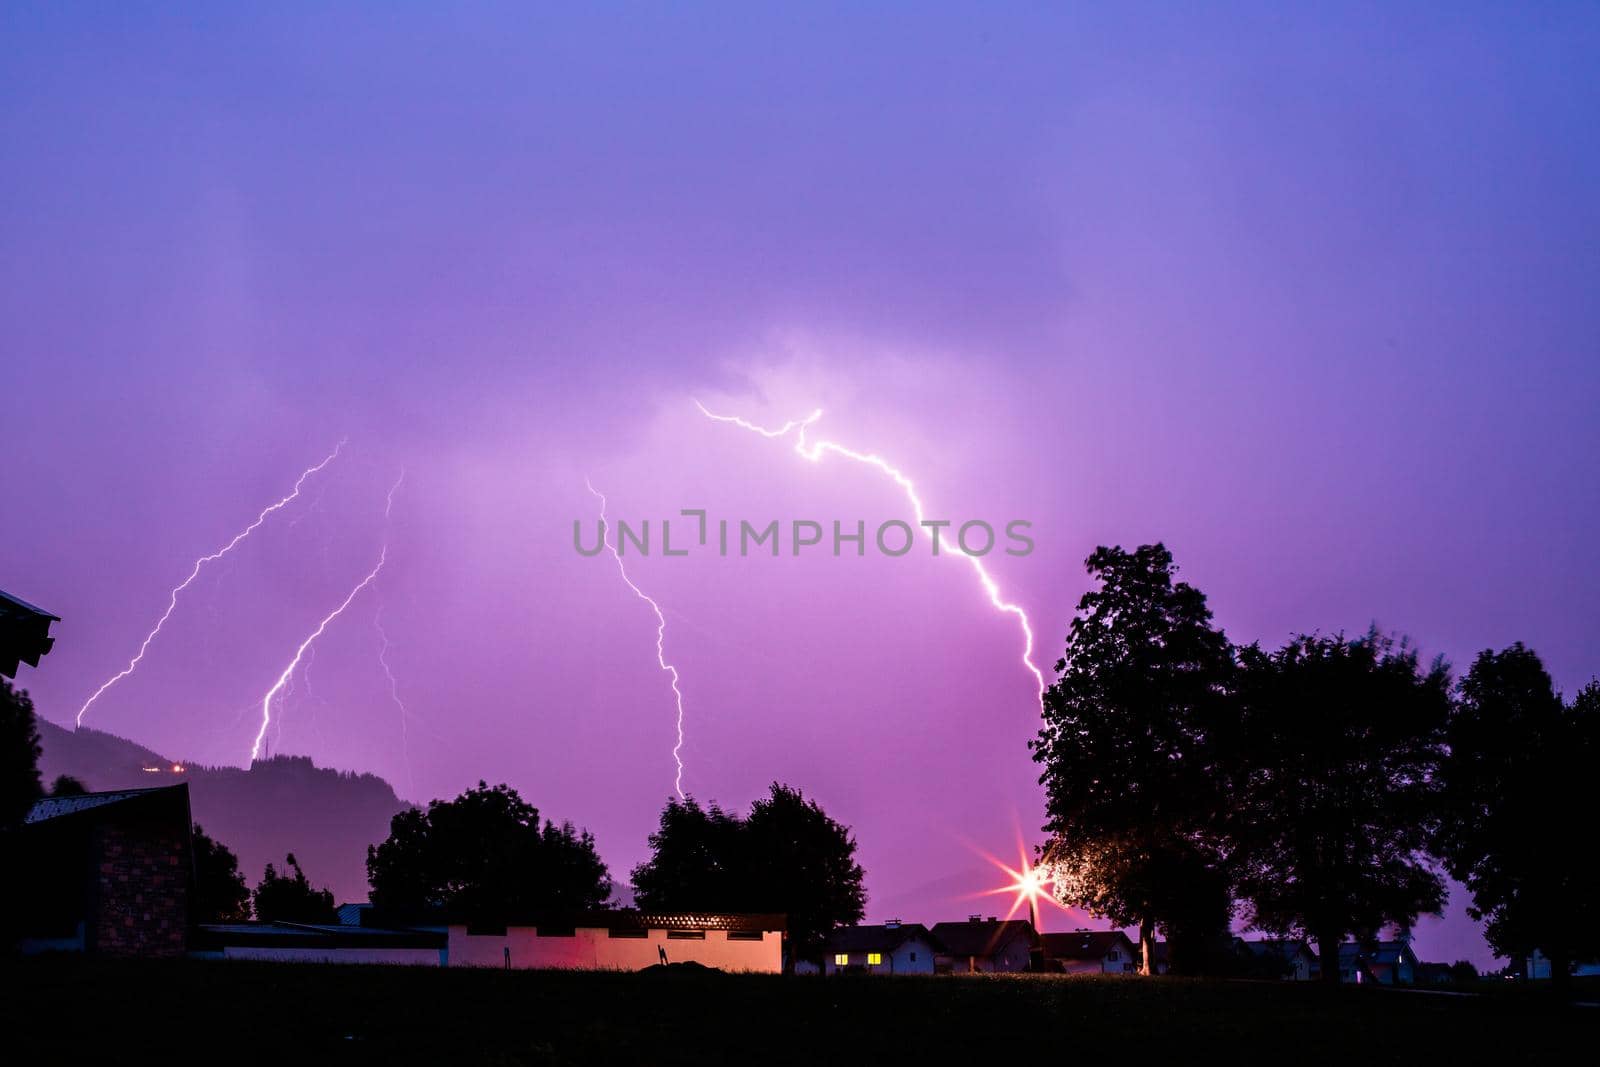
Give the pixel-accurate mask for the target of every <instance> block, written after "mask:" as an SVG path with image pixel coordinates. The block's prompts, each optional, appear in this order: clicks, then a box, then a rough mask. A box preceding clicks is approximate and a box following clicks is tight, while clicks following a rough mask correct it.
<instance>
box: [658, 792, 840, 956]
mask: <svg viewBox="0 0 1600 1067" xmlns="http://www.w3.org/2000/svg"><path fill="white" fill-rule="evenodd" d="M650 849H651V856H650V859H648V860H646V861H645V862H644V863H642V864H640V865H639V866H638V867H635V868H634V870H633V887H634V897H635V900H636V902H637V903H638V905H639V907H640V908H642V909H647V910H652V911H682V910H694V911H736V912H762V913H782V914H784V915H786V916H787V917H788V927H789V944H790V950H791V951H790V958H789V960H788V961H787V964H786V965H787V966H790V967H792V966H793V963H794V961H795V960H796V959H807V960H810V959H817V958H819V956H820V953H821V951H822V945H823V942H824V940H825V939H826V938H827V936H828V932H829V931H830V930H832V929H833V928H834V927H835V926H839V925H843V924H848V923H854V922H858V921H860V919H861V916H862V915H863V914H864V913H865V909H866V892H865V890H864V889H863V888H862V878H863V873H862V870H861V865H860V864H858V863H857V862H856V860H855V852H856V842H855V839H854V838H853V837H851V835H850V830H849V828H848V827H846V826H843V825H841V824H839V823H838V822H835V821H834V820H833V819H832V818H830V817H829V816H828V814H827V813H826V812H824V811H823V810H822V808H821V807H820V806H819V805H818V804H817V802H816V801H814V800H807V799H806V798H805V796H804V795H803V794H802V793H801V792H800V790H798V789H791V788H790V787H788V786H785V785H780V784H778V783H773V785H772V789H771V792H770V793H768V795H767V796H765V797H762V798H760V799H759V800H757V801H756V802H755V803H754V804H752V805H751V806H750V814H749V816H748V817H746V818H743V819H741V818H739V817H738V816H737V815H734V814H732V813H729V812H726V811H723V810H722V809H721V808H719V807H717V806H716V805H712V806H711V807H709V808H701V807H700V805H699V804H697V803H696V802H695V801H694V800H693V799H692V798H691V799H688V800H684V801H679V800H669V801H668V802H667V806H666V807H665V808H664V809H663V810H662V812H661V823H660V828H659V829H658V830H657V831H656V832H655V833H653V834H651V835H650Z"/></svg>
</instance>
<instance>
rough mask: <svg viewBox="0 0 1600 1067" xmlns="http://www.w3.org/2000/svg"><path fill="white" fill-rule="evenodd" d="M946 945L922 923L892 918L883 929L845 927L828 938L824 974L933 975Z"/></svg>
mask: <svg viewBox="0 0 1600 1067" xmlns="http://www.w3.org/2000/svg"><path fill="white" fill-rule="evenodd" d="M942 947H943V946H942V945H941V944H940V943H939V941H938V940H937V939H936V938H934V936H933V934H932V933H930V932H929V930H928V928H927V927H926V926H923V925H922V924H921V923H903V922H901V921H900V920H899V919H891V920H889V921H888V922H886V923H884V924H883V925H882V926H842V927H840V928H839V929H837V930H835V931H833V932H832V933H830V934H829V935H828V941H827V946H826V947H825V948H824V949H823V954H822V969H823V973H824V974H839V973H840V972H843V971H859V972H862V973H865V974H932V973H933V968H934V958H935V957H936V956H937V954H938V952H939V951H940V949H941V948H942Z"/></svg>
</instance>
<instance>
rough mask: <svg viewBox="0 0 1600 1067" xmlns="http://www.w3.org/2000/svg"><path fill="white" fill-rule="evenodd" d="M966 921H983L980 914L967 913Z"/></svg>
mask: <svg viewBox="0 0 1600 1067" xmlns="http://www.w3.org/2000/svg"><path fill="white" fill-rule="evenodd" d="M967 922H969V923H981V922H983V916H982V915H968V916H967Z"/></svg>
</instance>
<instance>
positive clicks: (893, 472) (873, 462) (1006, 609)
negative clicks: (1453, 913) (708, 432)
mask: <svg viewBox="0 0 1600 1067" xmlns="http://www.w3.org/2000/svg"><path fill="white" fill-rule="evenodd" d="M694 405H695V407H697V408H699V409H700V413H701V414H702V415H704V416H705V417H706V418H708V419H711V420H713V421H715V422H726V423H731V424H732V425H734V426H738V427H739V428H740V429H743V430H749V431H751V432H752V433H758V434H760V435H761V436H762V437H768V438H779V437H785V436H787V435H788V434H789V433H791V432H792V431H794V430H795V429H798V430H799V431H800V433H799V436H798V438H797V439H796V441H795V446H794V450H795V452H796V453H798V454H799V455H800V457H801V458H802V459H804V460H806V461H808V462H811V463H819V462H821V460H822V457H823V456H824V455H826V454H828V453H832V454H834V455H837V456H843V457H844V458H845V459H850V460H854V461H855V462H857V463H863V464H865V465H867V466H869V467H872V468H874V469H876V470H877V471H879V472H880V473H882V474H884V475H887V476H888V477H889V478H890V479H891V480H892V481H893V482H894V483H895V485H897V486H899V487H900V489H901V491H902V492H904V493H905V496H906V499H907V500H908V501H910V502H911V510H912V512H913V513H914V514H915V515H916V519H917V525H918V526H919V527H921V526H922V523H923V522H924V520H926V518H927V513H926V511H925V510H924V509H923V506H922V499H921V498H920V497H919V496H918V495H917V487H916V485H915V484H914V483H913V482H912V481H911V479H910V478H908V477H906V475H905V474H904V473H903V472H902V471H901V470H900V469H899V468H898V467H896V466H894V465H893V464H892V463H890V462H889V461H888V460H886V459H884V458H883V457H882V456H880V455H878V454H877V453H874V452H858V451H856V450H855V449H853V448H846V447H845V446H844V445H841V444H839V443H838V442H836V441H828V440H819V441H816V442H814V443H810V444H808V443H807V442H806V431H807V430H809V429H810V428H811V427H812V425H813V424H814V423H816V421H817V420H818V419H820V418H822V409H821V408H818V409H817V410H815V411H813V412H812V413H811V414H810V415H807V416H806V417H805V418H803V419H791V420H790V421H788V422H786V423H784V424H783V426H782V427H780V428H779V429H776V430H769V429H765V428H763V427H761V426H758V425H756V424H755V423H753V422H750V421H748V420H746V419H742V418H740V417H739V416H737V415H718V414H716V413H714V412H712V411H709V410H707V408H706V406H705V405H704V404H702V403H700V401H698V400H696V401H695V402H694ZM922 528H923V529H924V530H926V527H922ZM960 555H961V556H962V558H964V559H965V560H966V561H967V562H968V563H969V564H971V566H972V570H973V573H974V574H976V575H977V576H978V584H979V585H981V586H982V587H983V591H984V594H985V595H986V596H987V597H988V598H989V603H990V605H992V606H993V607H994V609H995V610H996V611H998V612H1001V613H1003V614H1006V615H1011V616H1014V617H1015V618H1016V620H1017V624H1018V625H1019V626H1020V627H1021V628H1022V665H1023V667H1024V668H1026V669H1027V671H1028V673H1029V674H1030V675H1032V676H1033V681H1034V685H1035V687H1036V688H1037V691H1038V696H1039V701H1040V705H1041V707H1042V706H1043V702H1044V690H1045V683H1044V673H1043V672H1042V671H1040V670H1039V668H1038V667H1037V666H1035V664H1034V662H1033V624H1032V622H1030V621H1029V619H1028V613H1027V612H1026V611H1024V610H1023V608H1022V606H1021V605H1020V604H1015V603H1012V602H1011V601H1008V600H1006V599H1005V597H1004V596H1003V595H1002V594H1001V592H1000V586H999V584H998V583H997V582H996V581H995V580H994V577H993V576H992V575H991V574H990V573H989V568H987V567H985V566H984V565H983V560H982V559H980V558H979V557H977V556H970V555H967V554H966V553H960Z"/></svg>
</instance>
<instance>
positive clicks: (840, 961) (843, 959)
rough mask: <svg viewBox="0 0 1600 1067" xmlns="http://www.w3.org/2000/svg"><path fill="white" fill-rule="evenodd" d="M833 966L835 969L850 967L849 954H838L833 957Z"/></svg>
mask: <svg viewBox="0 0 1600 1067" xmlns="http://www.w3.org/2000/svg"><path fill="white" fill-rule="evenodd" d="M833 965H834V966H835V967H848V966H850V953H848V952H840V953H838V954H837V955H835V956H834V957H833Z"/></svg>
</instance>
